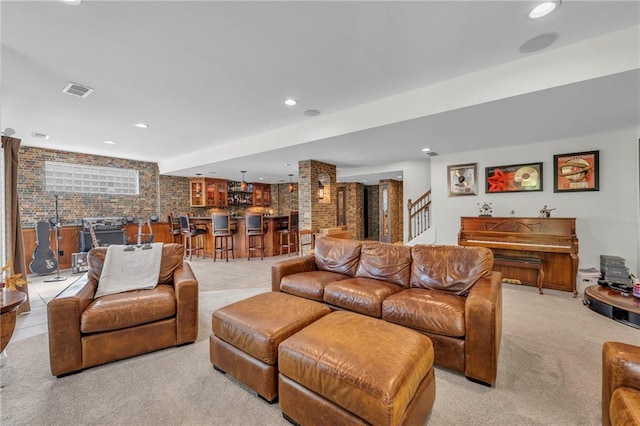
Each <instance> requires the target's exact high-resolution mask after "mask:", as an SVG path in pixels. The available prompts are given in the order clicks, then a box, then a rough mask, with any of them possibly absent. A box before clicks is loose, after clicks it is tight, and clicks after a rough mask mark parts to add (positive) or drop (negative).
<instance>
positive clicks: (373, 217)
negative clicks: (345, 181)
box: [365, 185, 380, 241]
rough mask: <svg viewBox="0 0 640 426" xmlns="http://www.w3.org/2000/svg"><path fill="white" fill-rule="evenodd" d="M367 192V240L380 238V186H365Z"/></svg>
mask: <svg viewBox="0 0 640 426" xmlns="http://www.w3.org/2000/svg"><path fill="white" fill-rule="evenodd" d="M365 191H366V192H367V228H368V229H367V235H365V238H366V239H368V240H376V241H378V240H379V239H380V188H379V187H378V185H369V186H365Z"/></svg>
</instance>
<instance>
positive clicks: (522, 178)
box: [485, 163, 542, 194]
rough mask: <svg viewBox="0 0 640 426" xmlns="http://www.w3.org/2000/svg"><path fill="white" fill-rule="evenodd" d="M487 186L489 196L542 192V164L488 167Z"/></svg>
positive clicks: (486, 172) (486, 170)
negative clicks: (506, 193) (507, 193)
mask: <svg viewBox="0 0 640 426" xmlns="http://www.w3.org/2000/svg"><path fill="white" fill-rule="evenodd" d="M485 184H486V192H487V194H494V193H501V192H529V191H542V163H529V164H513V165H510V166H494V167H487V168H486V169H485Z"/></svg>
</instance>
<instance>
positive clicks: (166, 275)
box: [87, 243, 184, 284]
mask: <svg viewBox="0 0 640 426" xmlns="http://www.w3.org/2000/svg"><path fill="white" fill-rule="evenodd" d="M107 248H108V247H96V248H93V249H91V251H89V254H88V255H87V264H88V265H89V276H90V277H91V278H93V279H95V280H96V281H100V275H101V274H102V267H103V266H104V259H105V257H106V256H107ZM183 257H184V247H183V246H182V244H175V243H170V244H164V245H163V246H162V260H161V261H160V277H159V279H158V283H159V284H168V283H171V282H172V281H173V272H174V271H175V270H176V269H178V267H180V266H181V265H182V258H183Z"/></svg>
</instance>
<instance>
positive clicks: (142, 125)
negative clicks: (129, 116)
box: [134, 123, 149, 129]
mask: <svg viewBox="0 0 640 426" xmlns="http://www.w3.org/2000/svg"><path fill="white" fill-rule="evenodd" d="M134 126H136V127H139V128H141V129H148V128H149V125H148V124H145V123H136V124H134Z"/></svg>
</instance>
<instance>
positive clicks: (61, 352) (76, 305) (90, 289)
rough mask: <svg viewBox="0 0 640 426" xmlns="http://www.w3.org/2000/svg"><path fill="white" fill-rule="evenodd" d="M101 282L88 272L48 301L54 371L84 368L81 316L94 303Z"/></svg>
mask: <svg viewBox="0 0 640 426" xmlns="http://www.w3.org/2000/svg"><path fill="white" fill-rule="evenodd" d="M97 287H98V282H97V281H96V280H95V279H94V278H90V277H89V274H84V275H83V276H82V277H80V278H79V279H78V280H77V281H76V282H74V283H73V284H71V285H70V286H69V287H67V288H66V289H64V290H63V291H62V292H60V294H58V295H57V296H56V297H54V298H53V300H51V301H50V302H49V303H48V304H47V322H48V329H49V362H50V365H51V374H53V375H54V376H61V375H64V374H67V373H71V372H74V371H78V370H82V368H83V364H82V342H81V335H82V333H81V332H80V315H82V312H83V311H84V310H85V309H86V308H87V306H89V304H90V303H91V302H93V296H94V294H95V293H96V288H97Z"/></svg>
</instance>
